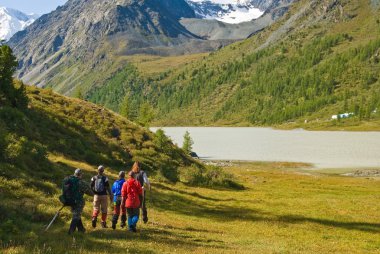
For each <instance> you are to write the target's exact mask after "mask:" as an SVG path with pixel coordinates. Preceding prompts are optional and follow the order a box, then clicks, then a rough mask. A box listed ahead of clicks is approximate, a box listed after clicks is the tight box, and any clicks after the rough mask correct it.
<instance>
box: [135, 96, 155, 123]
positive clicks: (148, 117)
mask: <svg viewBox="0 0 380 254" xmlns="http://www.w3.org/2000/svg"><path fill="white" fill-rule="evenodd" d="M153 119H154V110H153V107H152V106H151V105H150V104H149V103H146V102H145V103H143V104H142V105H141V106H140V110H139V116H138V118H137V122H138V123H139V124H141V125H142V126H144V127H147V128H148V127H149V124H150V123H151V122H152V120H153Z"/></svg>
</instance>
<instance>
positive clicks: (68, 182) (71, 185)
mask: <svg viewBox="0 0 380 254" xmlns="http://www.w3.org/2000/svg"><path fill="white" fill-rule="evenodd" d="M59 200H60V201H61V203H62V204H63V205H65V206H75V205H76V204H77V203H78V202H79V200H80V193H79V179H78V178H77V177H75V176H68V177H66V178H65V179H63V183H62V195H61V196H59Z"/></svg>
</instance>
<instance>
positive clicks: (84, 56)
mask: <svg viewBox="0 0 380 254" xmlns="http://www.w3.org/2000/svg"><path fill="white" fill-rule="evenodd" d="M283 1H284V0H281V1H279V2H283ZM273 11H274V12H276V11H275V10H273ZM280 12H281V15H282V14H283V13H284V12H283V11H280ZM268 13H269V12H268ZM270 13H271V14H268V15H265V17H263V19H260V21H257V23H247V24H244V25H242V26H241V27H237V26H236V25H231V26H230V25H226V26H225V27H224V26H223V24H222V23H219V22H217V21H210V20H199V19H198V20H197V19H195V18H196V14H195V12H194V10H193V9H192V8H191V7H190V6H189V5H188V4H187V2H185V0H172V1H169V0H160V1H154V0H112V1H84V0H69V1H68V2H67V3H66V4H65V5H64V6H62V7H59V8H58V9H57V10H55V11H53V12H52V13H50V14H46V15H43V16H42V17H41V18H40V19H38V20H37V21H36V22H35V23H34V24H32V25H31V26H30V27H28V28H27V29H26V30H25V31H22V32H19V33H17V34H16V35H15V36H13V38H12V39H11V40H10V41H9V44H10V46H11V47H12V48H13V50H14V52H15V54H16V56H17V58H18V59H19V60H20V68H19V71H18V77H19V78H22V80H23V81H24V82H26V83H29V84H35V85H38V86H40V87H46V86H51V87H53V88H54V89H55V90H56V91H58V92H60V93H64V94H71V95H73V94H75V93H77V92H79V91H82V92H83V93H86V92H87V91H89V90H90V89H91V88H92V87H94V86H101V83H102V82H103V81H104V78H108V77H110V76H112V75H114V73H115V72H118V71H119V70H120V69H121V68H123V67H124V66H126V65H127V64H128V59H129V56H130V55H136V54H148V55H160V56H170V55H186V54H193V53H200V52H210V51H214V50H216V49H219V48H221V47H224V46H226V45H228V44H230V43H232V42H234V41H236V40H237V39H242V38H246V37H247V36H249V35H250V34H252V33H254V32H256V31H257V30H260V29H262V28H263V27H265V26H266V25H268V24H270V23H271V22H273V20H275V19H276V17H278V16H281V15H277V16H276V15H274V14H273V12H270ZM189 19H191V20H189ZM213 22H217V23H213ZM99 73H102V75H101V76H102V77H101V78H100V79H98V78H95V76H96V75H98V74H99ZM94 74H95V75H94Z"/></svg>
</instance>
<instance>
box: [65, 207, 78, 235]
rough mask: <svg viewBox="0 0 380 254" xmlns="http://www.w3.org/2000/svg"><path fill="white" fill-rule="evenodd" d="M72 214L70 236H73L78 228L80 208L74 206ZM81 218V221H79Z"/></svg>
mask: <svg viewBox="0 0 380 254" xmlns="http://www.w3.org/2000/svg"><path fill="white" fill-rule="evenodd" d="M71 213H72V219H71V223H70V228H69V232H68V233H69V235H71V234H72V233H74V232H75V230H76V228H77V226H78V223H79V219H80V214H81V213H80V210H79V206H73V207H71ZM78 218H79V219H78Z"/></svg>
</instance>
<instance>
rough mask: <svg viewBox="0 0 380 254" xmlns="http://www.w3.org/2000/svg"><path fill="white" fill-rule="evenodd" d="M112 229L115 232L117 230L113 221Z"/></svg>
mask: <svg viewBox="0 0 380 254" xmlns="http://www.w3.org/2000/svg"><path fill="white" fill-rule="evenodd" d="M112 229H113V230H115V229H116V222H114V221H112Z"/></svg>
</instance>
